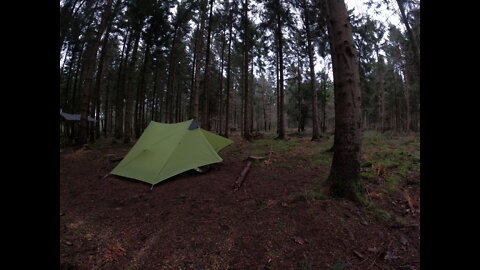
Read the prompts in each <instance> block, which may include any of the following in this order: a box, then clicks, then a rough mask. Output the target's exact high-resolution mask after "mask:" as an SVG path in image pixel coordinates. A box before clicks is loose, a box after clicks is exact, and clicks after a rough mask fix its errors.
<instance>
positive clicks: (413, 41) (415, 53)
mask: <svg viewBox="0 0 480 270" xmlns="http://www.w3.org/2000/svg"><path fill="white" fill-rule="evenodd" d="M396 1H397V4H398V7H399V9H400V15H401V18H402V22H403V24H404V25H405V28H406V29H407V35H408V39H409V40H410V45H411V48H412V53H413V56H414V59H415V61H414V66H415V71H416V74H417V78H418V79H420V47H419V46H418V42H417V38H416V36H415V34H414V33H413V31H412V29H411V27H410V24H409V23H408V19H407V15H406V14H405V8H404V6H403V5H402V2H403V1H402V0H396Z"/></svg>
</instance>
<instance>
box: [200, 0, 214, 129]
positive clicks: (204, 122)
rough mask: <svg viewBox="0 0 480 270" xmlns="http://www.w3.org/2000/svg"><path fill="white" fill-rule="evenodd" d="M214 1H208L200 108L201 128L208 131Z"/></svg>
mask: <svg viewBox="0 0 480 270" xmlns="http://www.w3.org/2000/svg"><path fill="white" fill-rule="evenodd" d="M213 4H214V0H210V15H209V16H208V28H207V48H206V51H205V54H206V56H205V73H204V80H203V108H202V128H203V129H206V130H210V119H209V117H208V115H209V108H208V107H209V102H210V101H209V93H210V87H209V85H208V83H209V79H210V41H211V34H212V13H213Z"/></svg>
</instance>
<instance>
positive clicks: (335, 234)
mask: <svg viewBox="0 0 480 270" xmlns="http://www.w3.org/2000/svg"><path fill="white" fill-rule="evenodd" d="M232 139H233V140H235V143H234V144H232V145H230V146H228V147H226V148H225V149H223V150H222V151H221V152H220V155H221V156H222V157H223V159H224V161H223V162H222V163H219V164H215V165H214V166H212V170H210V171H209V172H208V173H205V174H197V173H194V172H193V171H190V172H186V173H183V174H180V175H177V176H175V177H173V178H171V179H169V180H166V181H163V182H161V183H159V184H157V185H155V186H154V188H153V189H152V190H151V189H150V185H148V184H145V183H143V182H140V181H133V180H129V179H126V178H121V177H117V176H109V177H107V178H103V177H104V176H105V175H106V174H108V173H109V172H110V171H111V170H112V169H113V168H114V167H115V166H116V165H117V164H118V162H112V161H110V159H111V158H112V157H122V156H124V155H125V154H126V153H127V152H128V151H129V149H130V148H131V146H132V145H131V144H130V145H121V144H112V143H111V142H112V141H111V140H106V139H104V140H102V141H98V142H97V143H96V144H94V145H91V146H90V147H88V148H83V149H78V150H73V149H72V148H63V149H61V150H60V217H59V219H60V265H61V269H325V270H330V269H331V270H342V269H352V270H353V269H420V217H419V216H420V209H419V208H420V139H419V136H418V135H408V136H406V135H404V136H394V135H389V136H386V135H382V134H379V133H375V132H365V133H364V138H363V146H362V172H361V176H362V182H363V184H364V186H365V188H366V191H367V193H366V194H367V196H366V198H367V202H368V203H367V205H364V206H361V205H358V204H355V203H352V202H350V201H347V200H344V199H338V198H331V197H329V196H327V195H325V194H323V193H322V192H321V189H319V184H320V183H321V182H322V181H324V180H325V179H326V177H327V176H328V172H329V169H330V164H331V159H332V154H333V153H331V152H328V151H327V150H328V149H330V148H331V146H332V144H333V137H332V136H330V137H323V138H322V139H321V140H320V141H319V142H311V141H310V140H309V139H310V137H309V136H308V135H305V136H301V135H296V134H290V136H289V139H288V140H286V141H279V140H273V139H272V137H268V136H261V137H260V138H257V139H256V140H255V141H254V142H246V141H242V140H241V138H239V137H232ZM250 155H256V156H263V157H265V158H266V160H264V161H261V162H256V163H254V165H253V166H252V168H251V170H250V172H249V173H248V175H247V177H246V180H245V182H244V184H243V185H242V187H241V188H240V189H239V190H238V191H237V192H234V191H233V184H234V182H235V180H236V178H237V177H238V176H239V174H240V172H241V171H242V169H243V168H244V167H245V165H246V161H245V159H246V158H247V157H248V156H250Z"/></svg>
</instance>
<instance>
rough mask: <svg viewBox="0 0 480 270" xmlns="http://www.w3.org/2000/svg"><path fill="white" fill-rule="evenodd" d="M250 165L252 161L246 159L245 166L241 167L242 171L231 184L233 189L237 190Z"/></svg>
mask: <svg viewBox="0 0 480 270" xmlns="http://www.w3.org/2000/svg"><path fill="white" fill-rule="evenodd" d="M251 167H252V161H250V160H249V161H247V166H245V168H243V170H242V172H241V173H240V176H238V177H237V180H235V184H234V186H233V191H237V190H238V189H239V188H240V187H241V186H242V184H243V182H244V181H245V176H247V173H248V171H250V168H251Z"/></svg>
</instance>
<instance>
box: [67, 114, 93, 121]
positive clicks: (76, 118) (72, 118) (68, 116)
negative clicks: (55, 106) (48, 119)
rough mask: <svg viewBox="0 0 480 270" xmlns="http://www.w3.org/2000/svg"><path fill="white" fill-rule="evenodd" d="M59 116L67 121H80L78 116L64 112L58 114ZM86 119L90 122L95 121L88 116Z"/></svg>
mask: <svg viewBox="0 0 480 270" xmlns="http://www.w3.org/2000/svg"><path fill="white" fill-rule="evenodd" d="M60 116H62V117H63V118H64V119H65V120H67V121H80V118H81V116H80V114H70V113H65V112H60ZM87 119H88V121H90V122H96V120H95V119H93V118H92V117H90V116H88V117H87Z"/></svg>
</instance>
